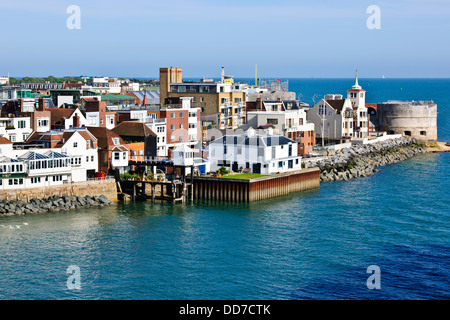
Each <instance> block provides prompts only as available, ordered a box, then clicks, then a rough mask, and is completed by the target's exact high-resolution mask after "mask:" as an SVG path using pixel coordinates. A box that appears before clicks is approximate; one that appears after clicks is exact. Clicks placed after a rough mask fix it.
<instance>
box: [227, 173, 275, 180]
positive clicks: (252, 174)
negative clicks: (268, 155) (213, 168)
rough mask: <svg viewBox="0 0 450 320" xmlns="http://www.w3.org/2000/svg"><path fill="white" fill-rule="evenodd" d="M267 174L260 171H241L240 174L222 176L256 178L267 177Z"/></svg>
mask: <svg viewBox="0 0 450 320" xmlns="http://www.w3.org/2000/svg"><path fill="white" fill-rule="evenodd" d="M266 176H268V175H267V174H259V173H239V174H232V175H228V176H223V177H221V178H228V179H254V178H261V177H266Z"/></svg>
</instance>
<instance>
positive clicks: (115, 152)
mask: <svg viewBox="0 0 450 320" xmlns="http://www.w3.org/2000/svg"><path fill="white" fill-rule="evenodd" d="M87 129H88V131H89V132H90V133H92V134H93V135H94V136H95V137H96V138H97V141H98V170H99V171H100V172H103V173H105V174H109V175H113V174H114V173H115V171H116V170H117V171H118V172H119V173H124V172H126V171H128V169H129V166H128V159H129V158H128V155H129V149H128V146H127V144H126V143H125V141H124V140H123V139H122V138H121V137H120V135H118V134H117V133H115V132H114V131H112V130H109V129H108V128H105V127H88V128H87Z"/></svg>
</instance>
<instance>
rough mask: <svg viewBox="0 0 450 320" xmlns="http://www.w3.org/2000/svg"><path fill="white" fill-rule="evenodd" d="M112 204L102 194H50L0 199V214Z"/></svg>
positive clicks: (53, 210) (42, 211)
mask: <svg viewBox="0 0 450 320" xmlns="http://www.w3.org/2000/svg"><path fill="white" fill-rule="evenodd" d="M111 204H113V202H112V201H110V200H108V198H107V197H106V196H104V195H101V196H85V197H82V196H62V197H59V196H51V197H48V198H43V199H38V198H33V199H31V200H30V201H29V202H25V201H23V200H0V216H2V215H3V216H8V215H17V214H19V215H20V214H33V213H44V212H57V211H67V210H73V209H79V208H90V207H104V206H107V205H111Z"/></svg>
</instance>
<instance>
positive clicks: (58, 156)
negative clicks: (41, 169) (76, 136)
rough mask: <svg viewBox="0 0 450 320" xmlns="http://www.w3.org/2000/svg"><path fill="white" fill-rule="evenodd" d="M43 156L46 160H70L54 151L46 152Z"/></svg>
mask: <svg viewBox="0 0 450 320" xmlns="http://www.w3.org/2000/svg"><path fill="white" fill-rule="evenodd" d="M44 155H45V156H47V157H48V158H70V157H69V156H67V155H65V154H62V153H59V152H56V151H51V150H50V151H47V152H46V153H44Z"/></svg>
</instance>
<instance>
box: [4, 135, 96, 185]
mask: <svg viewBox="0 0 450 320" xmlns="http://www.w3.org/2000/svg"><path fill="white" fill-rule="evenodd" d="M55 141H57V142H56V143H55ZM28 142H29V143H33V144H36V147H35V148H30V147H29V146H28V147H27V149H21V148H20V146H17V147H16V148H15V149H14V150H13V152H12V153H11V154H12V155H14V156H15V157H20V156H22V155H24V154H26V153H27V152H30V151H33V152H35V153H46V152H51V151H54V152H57V153H61V154H63V155H66V156H68V157H69V160H70V163H71V173H70V175H71V177H70V181H73V182H78V181H86V180H87V179H88V177H94V176H95V173H96V172H98V148H97V138H96V137H95V136H94V135H93V134H91V133H90V132H89V131H88V130H87V129H70V130H51V131H49V132H44V133H35V134H34V135H33V136H32V137H31V138H30V139H29V141H28Z"/></svg>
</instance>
